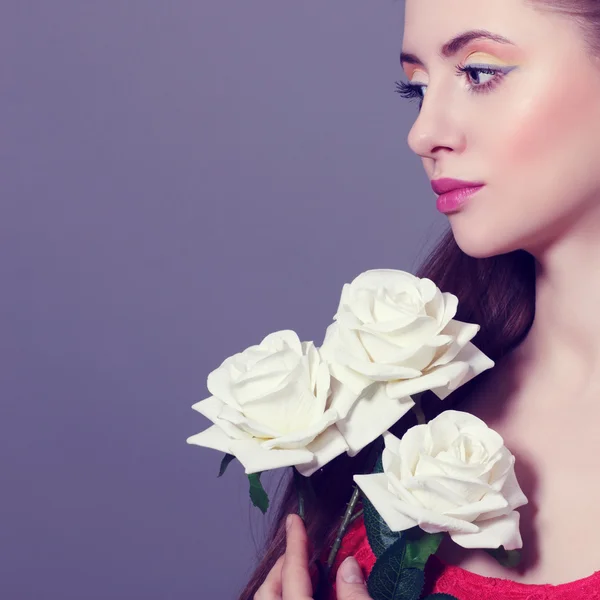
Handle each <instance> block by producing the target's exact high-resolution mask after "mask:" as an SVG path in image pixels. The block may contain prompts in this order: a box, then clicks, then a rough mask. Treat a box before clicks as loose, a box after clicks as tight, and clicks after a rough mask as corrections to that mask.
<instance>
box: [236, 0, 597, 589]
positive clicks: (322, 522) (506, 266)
mask: <svg viewBox="0 0 600 600" xmlns="http://www.w3.org/2000/svg"><path fill="white" fill-rule="evenodd" d="M526 3H528V4H530V5H534V6H535V7H536V8H539V9H540V10H548V11H551V12H555V13H559V14H563V15H565V16H568V17H570V18H572V19H573V20H574V21H575V23H577V24H578V25H579V26H580V28H581V32H582V39H583V41H584V43H585V44H586V45H587V48H588V50H589V53H590V56H595V57H600V1H599V0H526ZM416 275H418V276H419V277H427V278H429V279H431V280H432V281H434V282H435V283H436V285H437V286H438V287H439V288H440V289H441V290H443V291H445V292H451V293H453V294H455V295H456V296H457V297H458V300H459V304H458V311H457V314H456V317H455V318H456V319H458V320H460V321H467V322H470V323H477V324H479V325H480V326H481V329H480V330H479V332H478V333H477V336H476V337H475V338H474V340H473V341H474V343H475V345H476V346H477V347H478V348H480V349H481V350H482V351H483V352H485V354H487V355H488V356H489V357H490V358H492V360H494V361H498V360H500V359H501V358H502V357H503V356H504V355H506V354H508V353H509V352H510V351H511V350H512V349H513V348H515V347H516V346H518V345H519V343H520V342H521V341H522V340H523V339H524V337H525V336H526V335H527V332H528V331H529V328H530V327H531V324H532V322H533V317H534V313H535V277H536V266H535V259H534V257H533V256H532V255H531V254H529V253H528V252H526V251H524V250H515V251H513V252H509V253H506V254H501V255H498V256H492V257H489V258H473V257H471V256H468V255H467V254H465V253H464V252H463V251H462V250H461V249H460V248H459V247H458V245H457V243H456V241H455V240H454V235H453V233H452V231H451V230H448V231H447V232H446V233H445V234H444V235H443V237H442V238H441V240H440V242H439V243H438V245H437V246H436V247H435V249H434V250H433V251H432V252H431V253H430V254H429V255H428V256H427V258H426V259H425V261H424V262H423V264H422V265H421V266H420V268H419V269H418V271H417V273H416ZM489 372H490V371H486V372H484V373H483V374H481V375H479V376H478V377H475V378H474V379H472V380H471V381H469V382H468V383H466V384H465V385H463V386H461V387H460V388H458V389H457V390H455V391H454V392H453V393H452V394H451V395H450V396H449V397H448V398H446V399H445V400H444V401H443V402H440V401H439V400H438V399H437V396H435V395H434V394H433V393H432V392H428V393H426V394H425V395H424V396H423V405H424V408H425V411H426V414H427V416H428V418H431V417H433V416H434V415H435V414H437V413H438V412H439V411H440V410H443V409H445V408H448V407H449V406H450V405H451V406H453V407H455V406H456V405H457V404H460V402H461V401H462V400H464V399H465V398H466V397H468V396H470V395H471V394H472V393H473V392H474V391H475V390H476V389H477V388H478V387H479V386H480V385H483V383H484V381H485V379H486V377H487V375H489ZM413 424H414V422H411V416H409V415H407V416H405V417H403V418H402V419H400V421H399V422H398V423H397V424H396V425H395V426H394V427H393V428H391V431H392V432H393V433H394V434H396V435H400V434H401V432H403V431H405V430H406V428H407V427H410V426H411V425H413ZM374 443H376V442H374ZM370 448H371V445H369V446H367V447H366V448H364V449H363V450H362V451H361V452H360V453H358V454H357V455H356V456H355V457H353V458H349V457H348V456H347V455H346V454H343V455H341V456H339V457H337V458H336V459H334V460H332V461H331V462H330V463H328V464H327V465H325V466H324V467H323V468H322V469H320V470H319V471H317V472H316V473H314V474H313V475H312V476H311V480H312V483H313V486H314V489H315V491H316V496H317V498H318V502H317V503H315V504H307V505H306V506H305V514H306V519H305V521H306V524H307V532H308V536H309V539H310V540H311V544H312V549H311V550H312V552H311V556H310V560H309V562H310V564H312V563H314V562H315V561H316V560H317V558H318V557H320V556H321V555H322V553H323V552H324V550H326V549H327V548H328V547H329V546H330V545H331V544H332V543H333V540H334V539H335V534H336V531H337V529H338V528H339V525H340V519H341V516H342V514H343V512H344V510H345V507H346V503H347V502H348V500H349V498H350V495H351V493H352V486H353V479H352V477H353V475H354V474H356V473H365V472H369V470H370V465H367V459H368V457H369V454H370V452H369V450H370ZM297 508H298V506H297V497H296V492H295V488H294V484H293V481H292V480H291V478H289V480H288V482H287V484H286V487H285V488H284V492H283V494H282V495H281V499H280V501H279V505H278V508H277V510H276V513H275V517H274V520H273V522H272V525H271V528H270V531H269V532H268V533H267V537H266V541H265V543H264V546H263V549H262V558H260V560H259V562H258V564H257V566H256V568H255V570H254V572H253V573H252V576H251V578H250V581H249V582H248V584H247V585H246V587H245V588H244V589H243V591H242V593H241V594H240V596H239V597H238V600H252V599H253V597H254V594H255V593H256V591H257V590H258V588H259V587H260V586H261V585H262V583H263V581H264V579H265V578H266V576H267V574H268V573H269V571H270V570H271V568H272V567H273V565H274V564H275V562H276V561H277V559H278V558H279V556H281V555H282V554H283V553H284V552H285V525H284V522H285V517H286V516H287V515H288V514H289V513H291V512H297Z"/></svg>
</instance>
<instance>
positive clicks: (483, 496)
mask: <svg viewBox="0 0 600 600" xmlns="http://www.w3.org/2000/svg"><path fill="white" fill-rule="evenodd" d="M457 306H458V299H457V298H456V296H454V295H453V294H450V293H447V292H446V293H444V292H441V291H440V290H439V289H438V288H437V287H436V285H435V284H434V283H433V282H432V281H431V280H429V279H427V278H418V277H416V276H414V275H412V274H410V273H407V272H404V271H398V270H393V269H376V270H370V271H366V272H365V273H362V274H361V275H359V276H358V277H356V278H355V279H354V280H353V281H352V283H350V284H345V285H344V286H343V289H342V294H341V298H340V302H339V306H338V309H337V312H336V313H335V315H334V317H333V319H334V322H333V323H332V324H331V325H330V326H329V327H328V328H327V331H326V334H325V338H324V341H323V344H322V345H321V347H320V348H318V347H316V346H315V345H314V343H313V342H302V341H300V339H299V338H298V336H297V334H296V333H295V332H293V331H290V330H283V331H277V332H274V333H271V334H269V335H267V336H266V337H265V338H264V339H263V340H262V342H261V343H260V344H258V345H255V346H250V347H249V348H247V349H246V350H244V351H243V352H240V353H237V354H234V355H233V356H231V357H229V358H227V359H226V360H225V361H223V363H222V364H221V365H220V366H219V367H218V368H217V369H215V370H214V371H212V372H211V373H210V374H209V376H208V380H207V387H208V390H209V392H210V393H211V396H210V397H208V398H206V399H204V400H201V401H200V402H198V403H196V404H194V405H193V407H192V408H194V409H195V410H197V411H198V412H200V413H201V414H203V415H204V416H206V417H207V418H208V419H210V420H211V421H212V423H213V425H212V426H211V427H209V428H208V429H206V430H205V431H202V432H200V433H198V434H195V435H193V436H191V437H189V438H188V440H187V441H188V443H190V444H195V445H198V446H205V447H208V448H213V449H215V450H219V451H221V452H223V453H225V456H224V457H223V459H222V462H221V468H220V470H219V476H220V475H222V474H223V472H224V471H225V468H226V467H227V465H228V464H229V462H230V461H231V460H233V459H234V458H237V459H238V460H239V461H240V463H241V464H242V465H243V466H244V468H245V472H246V474H247V476H248V479H249V482H250V497H251V499H252V502H253V503H254V504H255V505H256V506H258V507H259V508H260V509H261V510H262V511H263V512H266V510H267V508H268V505H269V500H268V497H267V494H266V492H265V490H264V488H263V487H262V485H261V483H260V475H261V473H262V472H264V471H267V470H271V469H277V468H279V467H291V468H292V469H293V473H294V478H295V481H296V484H297V490H298V493H299V512H300V515H301V516H303V494H304V490H306V489H310V476H311V475H312V474H313V473H314V472H315V471H317V470H318V469H320V468H321V467H323V466H324V465H326V464H327V463H328V462H330V461H331V460H333V459H334V458H336V457H337V456H339V455H340V454H342V453H344V452H346V453H347V454H348V455H349V456H351V457H353V456H355V455H356V454H357V453H358V452H359V451H360V450H362V449H363V448H364V447H365V446H367V445H369V444H370V443H371V442H373V441H374V440H376V439H377V438H379V437H380V436H382V438H383V442H384V445H385V447H384V449H383V452H382V453H381V456H380V457H379V459H378V461H377V463H376V466H375V469H374V470H373V472H372V473H370V474H364V475H355V476H354V481H355V483H356V484H357V485H356V486H355V488H354V493H353V495H352V498H351V499H350V501H349V503H348V507H347V510H346V513H345V515H344V518H343V520H342V525H341V526H340V530H339V531H338V535H337V537H336V541H335V543H334V544H333V546H332V548H331V551H330V553H329V559H328V561H327V565H326V567H325V573H327V572H328V570H329V568H330V567H331V565H332V564H333V561H334V559H335V555H336V553H337V550H338V549H339V546H340V544H341V540H342V538H343V536H344V533H345V531H346V529H347V527H348V525H349V523H350V522H351V520H352V519H353V518H354V517H353V515H352V512H353V510H354V508H355V505H356V503H357V501H358V499H359V494H360V492H362V502H363V507H364V520H365V526H366V530H367V536H368V538H369V544H370V545H371V547H372V549H373V551H374V553H375V555H376V556H377V562H376V563H375V565H374V567H373V570H372V572H371V574H370V576H369V580H368V588H369V593H370V594H371V596H372V597H373V598H374V599H375V600H380V599H381V600H383V599H386V600H387V599H388V598H389V599H394V598H399V597H402V598H414V599H415V600H416V599H418V598H420V596H421V593H422V588H423V570H424V567H425V563H426V562H427V559H428V558H429V556H431V554H433V553H435V552H436V551H437V548H438V546H439V543H440V541H441V536H442V535H443V534H444V533H447V534H448V535H450V537H451V538H452V540H453V541H454V542H456V543H457V544H459V545H461V546H463V547H467V548H488V549H490V550H493V551H494V553H495V556H496V557H497V558H498V559H499V560H501V561H503V562H504V563H505V564H511V562H512V563H514V559H515V557H514V554H512V551H515V550H517V549H519V548H520V547H521V546H522V542H521V538H520V535H519V513H518V512H517V511H516V510H515V509H516V508H518V507H519V506H522V505H523V504H525V503H526V502H527V499H526V498H525V496H524V495H523V493H522V491H521V489H520V488H519V485H518V483H517V480H516V478H515V475H514V469H513V466H514V456H513V455H512V454H511V453H510V452H509V451H508V450H507V449H506V448H505V447H504V443H503V440H502V438H501V437H500V435H498V434H497V433H496V432H494V431H492V430H491V429H489V428H488V427H487V426H486V425H485V423H484V422H483V421H481V420H480V419H478V418H476V417H475V416H473V415H470V414H468V413H465V412H460V411H454V410H447V411H443V412H442V413H441V414H440V415H439V416H438V417H436V418H435V419H433V420H432V421H430V422H429V423H425V419H424V416H423V413H422V411H421V410H420V404H419V396H420V395H421V394H422V393H423V392H425V391H427V390H431V391H433V392H434V393H435V394H436V395H437V396H438V397H439V398H440V399H444V398H445V397H446V396H447V395H449V394H450V393H451V392H452V391H453V390H454V389H456V388H457V387H459V386H461V385H463V384H465V383H466V382H467V381H469V380H470V379H472V378H473V377H475V376H476V375H478V374H479V373H481V372H483V371H485V370H486V369H489V368H491V367H493V366H494V362H493V361H492V360H491V359H490V358H488V357H487V356H486V355H485V354H483V353H482V352H481V351H480V350H478V349H477V348H476V347H475V346H474V345H473V344H472V343H471V341H470V340H471V339H472V338H473V337H474V336H475V335H476V333H477V332H478V331H479V326H478V325H476V324H471V323H463V322H460V321H457V320H455V319H453V317H454V316H455V314H456V311H457ZM411 409H412V410H414V411H415V412H416V413H417V416H418V423H419V424H418V425H416V426H414V427H412V428H410V429H409V430H408V431H407V432H406V434H405V435H404V436H403V437H402V439H398V438H396V437H395V436H394V435H392V434H391V433H390V432H389V431H388V429H389V428H390V427H391V426H392V425H394V424H395V423H396V422H397V421H398V420H399V419H401V418H402V417H403V416H404V415H405V414H406V413H407V412H408V411H410V410H411ZM374 447H375V445H374ZM307 485H308V487H307ZM354 516H356V515H354ZM399 589H402V594H404V595H402V596H399V595H397V593H399V592H398V590H399Z"/></svg>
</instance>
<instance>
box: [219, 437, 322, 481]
mask: <svg viewBox="0 0 600 600" xmlns="http://www.w3.org/2000/svg"><path fill="white" fill-rule="evenodd" d="M229 447H230V453H231V454H233V455H235V457H236V458H237V459H238V460H239V461H240V462H241V463H242V465H243V466H244V468H245V470H246V473H247V474H251V473H258V472H260V471H269V470H271V469H279V468H280V467H291V466H294V465H299V464H304V463H308V462H311V461H312V460H313V454H312V452H310V451H309V450H306V449H305V448H303V449H300V450H278V449H272V450H265V449H264V448H261V447H260V444H259V443H258V442H257V441H256V439H250V440H233V441H231V443H230V446H229Z"/></svg>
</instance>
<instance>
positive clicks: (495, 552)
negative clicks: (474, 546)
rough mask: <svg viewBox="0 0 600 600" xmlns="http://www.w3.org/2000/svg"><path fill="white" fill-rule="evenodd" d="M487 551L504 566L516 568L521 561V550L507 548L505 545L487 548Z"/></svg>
mask: <svg viewBox="0 0 600 600" xmlns="http://www.w3.org/2000/svg"><path fill="white" fill-rule="evenodd" d="M485 551H486V552H487V553H488V554H490V555H491V556H493V557H494V558H495V559H496V560H497V561H498V562H499V563H500V564H501V565H502V566H504V567H509V568H514V567H516V566H517V565H518V564H519V563H520V562H521V552H520V551H519V550H505V549H504V546H500V547H499V548H493V549H490V548H486V549H485Z"/></svg>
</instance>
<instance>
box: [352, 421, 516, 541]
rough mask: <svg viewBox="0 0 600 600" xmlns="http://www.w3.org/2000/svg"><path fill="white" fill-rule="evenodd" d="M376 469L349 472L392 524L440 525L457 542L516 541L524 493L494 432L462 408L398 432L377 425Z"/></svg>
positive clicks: (400, 527)
mask: <svg viewBox="0 0 600 600" xmlns="http://www.w3.org/2000/svg"><path fill="white" fill-rule="evenodd" d="M384 440H385V448H384V450H383V455H382V464H383V473H377V474H370V475H355V476H354V481H355V482H356V483H357V484H358V486H359V487H360V488H361V490H362V491H363V492H364V494H365V495H366V497H367V498H368V499H369V500H370V501H371V503H372V504H373V506H374V507H375V509H376V510H377V512H378V513H379V514H380V515H381V517H382V519H383V520H384V521H385V522H386V524H387V525H388V527H389V528H390V529H391V530H392V531H404V530H406V529H410V528H411V527H415V526H419V527H420V528H421V529H423V530H424V531H426V532H428V533H438V532H441V531H447V532H449V534H450V537H451V538H452V539H453V540H454V541H455V542H456V543H457V544H459V545H460V546H463V547H465V548H498V547H499V546H504V548H505V549H506V550H514V549H517V548H521V547H522V540H521V535H520V532H519V513H518V512H517V511H516V510H515V509H516V508H518V507H519V506H523V505H524V504H527V498H526V497H525V495H524V494H523V492H522V491H521V488H520V487H519V484H518V482H517V479H516V476H515V472H514V463H515V457H514V456H513V455H512V454H511V453H510V452H509V451H508V450H507V449H506V447H505V446H504V441H503V439H502V437H501V436H500V435H499V434H498V433H497V432H495V431H493V430H492V429H490V428H489V427H488V426H487V425H486V424H485V423H484V422H483V421H482V420H481V419H479V418H477V417H475V416H474V415H471V414H469V413H465V412H461V411H455V410H446V411H444V412H442V413H441V414H440V415H439V416H437V417H436V418H435V419H432V420H431V421H430V422H429V423H427V424H426V425H417V426H415V427H412V428H411V429H409V430H408V431H407V432H406V433H405V434H404V436H403V437H402V439H398V438H397V437H395V436H394V435H393V434H391V433H389V432H386V433H384Z"/></svg>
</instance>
